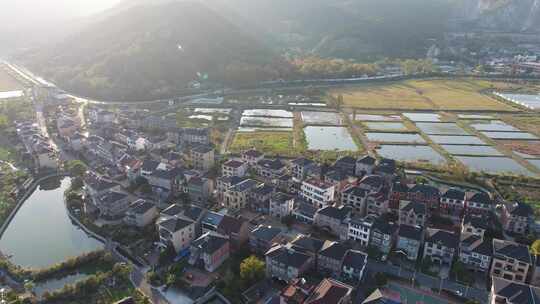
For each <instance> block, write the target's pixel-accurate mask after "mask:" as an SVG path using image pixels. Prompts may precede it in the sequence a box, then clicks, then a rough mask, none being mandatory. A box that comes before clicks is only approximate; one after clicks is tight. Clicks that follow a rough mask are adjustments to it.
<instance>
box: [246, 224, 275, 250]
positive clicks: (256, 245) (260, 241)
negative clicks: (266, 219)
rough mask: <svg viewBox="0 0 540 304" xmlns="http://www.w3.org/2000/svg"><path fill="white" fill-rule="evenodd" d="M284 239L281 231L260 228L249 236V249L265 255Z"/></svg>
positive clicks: (264, 227) (269, 227)
mask: <svg viewBox="0 0 540 304" xmlns="http://www.w3.org/2000/svg"><path fill="white" fill-rule="evenodd" d="M282 239H283V235H282V232H281V229H279V228H276V227H271V226H258V227H257V228H255V229H253V230H252V231H251V233H250V234H249V247H250V248H251V250H252V251H253V252H258V253H264V252H266V251H267V250H268V249H270V248H271V247H272V246H273V245H274V244H277V243H279V242H280V241H281V240H282Z"/></svg>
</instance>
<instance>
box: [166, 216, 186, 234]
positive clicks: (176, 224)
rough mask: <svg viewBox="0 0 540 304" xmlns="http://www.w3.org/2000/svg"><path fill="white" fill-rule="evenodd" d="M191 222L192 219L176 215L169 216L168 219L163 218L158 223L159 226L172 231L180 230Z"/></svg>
mask: <svg viewBox="0 0 540 304" xmlns="http://www.w3.org/2000/svg"><path fill="white" fill-rule="evenodd" d="M191 224H193V221H188V220H185V219H180V218H176V217H173V218H170V219H168V220H165V221H163V222H160V223H159V225H160V226H162V227H163V228H165V229H167V230H169V231H172V232H176V231H179V230H182V229H184V228H186V227H188V226H189V225H191Z"/></svg>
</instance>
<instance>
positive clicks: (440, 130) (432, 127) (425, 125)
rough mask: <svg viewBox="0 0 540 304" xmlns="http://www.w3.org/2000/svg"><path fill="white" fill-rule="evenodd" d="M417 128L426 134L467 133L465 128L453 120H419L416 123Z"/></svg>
mask: <svg viewBox="0 0 540 304" xmlns="http://www.w3.org/2000/svg"><path fill="white" fill-rule="evenodd" d="M416 126H417V127H418V129H420V130H422V132H424V133H426V134H434V135H468V133H467V132H465V130H463V129H462V128H460V127H459V126H458V125H457V124H455V123H453V122H439V123H429V122H419V123H416Z"/></svg>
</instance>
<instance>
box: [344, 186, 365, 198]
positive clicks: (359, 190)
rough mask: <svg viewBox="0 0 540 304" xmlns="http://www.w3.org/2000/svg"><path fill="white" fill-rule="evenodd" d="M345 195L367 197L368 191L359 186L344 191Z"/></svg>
mask: <svg viewBox="0 0 540 304" xmlns="http://www.w3.org/2000/svg"><path fill="white" fill-rule="evenodd" d="M343 193H345V194H348V195H354V196H359V197H366V196H367V194H368V191H367V190H365V189H362V188H360V187H358V186H354V187H350V188H347V190H345V191H343Z"/></svg>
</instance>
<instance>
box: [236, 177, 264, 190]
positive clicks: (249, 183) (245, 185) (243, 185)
mask: <svg viewBox="0 0 540 304" xmlns="http://www.w3.org/2000/svg"><path fill="white" fill-rule="evenodd" d="M258 184H259V183H258V182H257V181H255V180H252V179H246V180H243V181H241V182H239V183H238V184H236V185H233V186H232V187H231V190H232V191H237V192H244V191H246V190H249V189H252V188H254V187H256V186H257V185H258Z"/></svg>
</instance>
